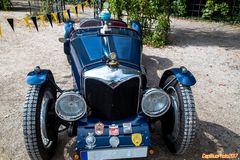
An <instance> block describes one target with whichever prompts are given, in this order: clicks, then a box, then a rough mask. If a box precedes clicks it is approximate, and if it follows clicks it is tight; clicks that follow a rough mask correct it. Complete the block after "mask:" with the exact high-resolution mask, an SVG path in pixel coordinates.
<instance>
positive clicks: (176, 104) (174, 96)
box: [167, 86, 180, 142]
mask: <svg viewBox="0 0 240 160" xmlns="http://www.w3.org/2000/svg"><path fill="white" fill-rule="evenodd" d="M167 92H168V93H169V96H170V97H171V100H172V107H173V110H174V126H173V132H172V135H171V139H172V141H173V142H174V141H176V139H177V136H178V134H179V132H180V131H179V129H180V111H179V110H180V109H179V100H178V96H177V91H176V89H175V88H174V87H172V86H170V87H168V88H167Z"/></svg>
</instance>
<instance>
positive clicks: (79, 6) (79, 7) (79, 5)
mask: <svg viewBox="0 0 240 160" xmlns="http://www.w3.org/2000/svg"><path fill="white" fill-rule="evenodd" d="M77 8H78V14H80V10H81V4H78V5H77Z"/></svg>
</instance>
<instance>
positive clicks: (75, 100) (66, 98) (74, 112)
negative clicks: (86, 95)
mask: <svg viewBox="0 0 240 160" xmlns="http://www.w3.org/2000/svg"><path fill="white" fill-rule="evenodd" d="M55 111H56V113H57V115H58V116H59V117H60V118H61V119H63V120H65V121H75V120H78V119H80V118H81V117H82V116H84V114H85V113H86V112H87V105H86V102H85V100H84V99H83V97H82V96H81V95H79V94H77V93H73V92H66V93H63V94H62V95H61V96H60V97H59V98H58V99H57V102H56V105H55Z"/></svg>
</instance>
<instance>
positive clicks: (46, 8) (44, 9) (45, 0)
mask: <svg viewBox="0 0 240 160" xmlns="http://www.w3.org/2000/svg"><path fill="white" fill-rule="evenodd" d="M51 6H52V2H51V1H49V0H42V6H41V9H40V11H41V13H42V14H44V15H46V14H49V13H51V12H52V7H51Z"/></svg>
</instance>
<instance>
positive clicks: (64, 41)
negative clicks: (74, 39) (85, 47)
mask: <svg viewBox="0 0 240 160" xmlns="http://www.w3.org/2000/svg"><path fill="white" fill-rule="evenodd" d="M58 41H59V42H61V43H67V42H69V41H70V39H69V38H63V37H61V38H58Z"/></svg>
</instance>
